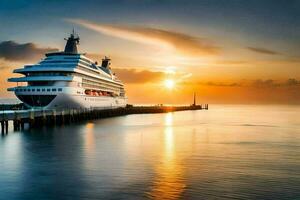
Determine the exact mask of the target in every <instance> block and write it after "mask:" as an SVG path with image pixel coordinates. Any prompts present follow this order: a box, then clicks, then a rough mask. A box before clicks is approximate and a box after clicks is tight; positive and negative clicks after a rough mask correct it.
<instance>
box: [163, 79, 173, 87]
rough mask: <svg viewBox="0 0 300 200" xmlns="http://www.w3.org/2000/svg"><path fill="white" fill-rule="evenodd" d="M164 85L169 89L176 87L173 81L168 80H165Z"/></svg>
mask: <svg viewBox="0 0 300 200" xmlns="http://www.w3.org/2000/svg"><path fill="white" fill-rule="evenodd" d="M164 85H165V87H166V88H168V89H173V88H174V86H175V82H174V80H172V79H167V80H165V82H164Z"/></svg>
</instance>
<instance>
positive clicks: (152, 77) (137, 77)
mask: <svg viewBox="0 0 300 200" xmlns="http://www.w3.org/2000/svg"><path fill="white" fill-rule="evenodd" d="M113 71H114V72H115V73H116V75H117V76H118V77H119V78H120V79H121V80H122V81H123V82H124V83H149V82H157V81H159V80H161V79H163V77H164V76H165V73H164V72H154V71H149V70H142V71H138V70H136V69H121V68H115V69H114V70H113Z"/></svg>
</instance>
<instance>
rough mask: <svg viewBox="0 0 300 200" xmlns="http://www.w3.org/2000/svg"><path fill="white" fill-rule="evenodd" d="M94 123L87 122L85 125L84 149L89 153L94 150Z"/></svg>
mask: <svg viewBox="0 0 300 200" xmlns="http://www.w3.org/2000/svg"><path fill="white" fill-rule="evenodd" d="M94 125H95V124H94V123H87V124H86V126H85V129H86V131H85V132H86V134H85V138H84V141H85V149H86V152H87V154H91V153H93V152H94V150H95V135H94Z"/></svg>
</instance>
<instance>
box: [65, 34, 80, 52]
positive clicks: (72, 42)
mask: <svg viewBox="0 0 300 200" xmlns="http://www.w3.org/2000/svg"><path fill="white" fill-rule="evenodd" d="M65 40H67V44H66V46H65V51H64V52H65V53H71V54H77V53H78V51H77V44H79V36H78V35H77V34H75V31H74V29H73V32H72V33H71V35H70V37H69V38H68V39H65Z"/></svg>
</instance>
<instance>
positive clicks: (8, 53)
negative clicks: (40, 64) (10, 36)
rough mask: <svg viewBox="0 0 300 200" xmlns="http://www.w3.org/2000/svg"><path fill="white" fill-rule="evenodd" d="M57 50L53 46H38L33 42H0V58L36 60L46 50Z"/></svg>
mask: <svg viewBox="0 0 300 200" xmlns="http://www.w3.org/2000/svg"><path fill="white" fill-rule="evenodd" d="M53 51H58V49H55V48H40V47H37V46H36V45H35V44H34V43H24V44H20V43H17V42H15V41H3V42H1V43H0V58H3V59H5V60H10V61H32V60H38V59H40V58H41V57H43V55H44V54H45V53H47V52H53Z"/></svg>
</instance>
